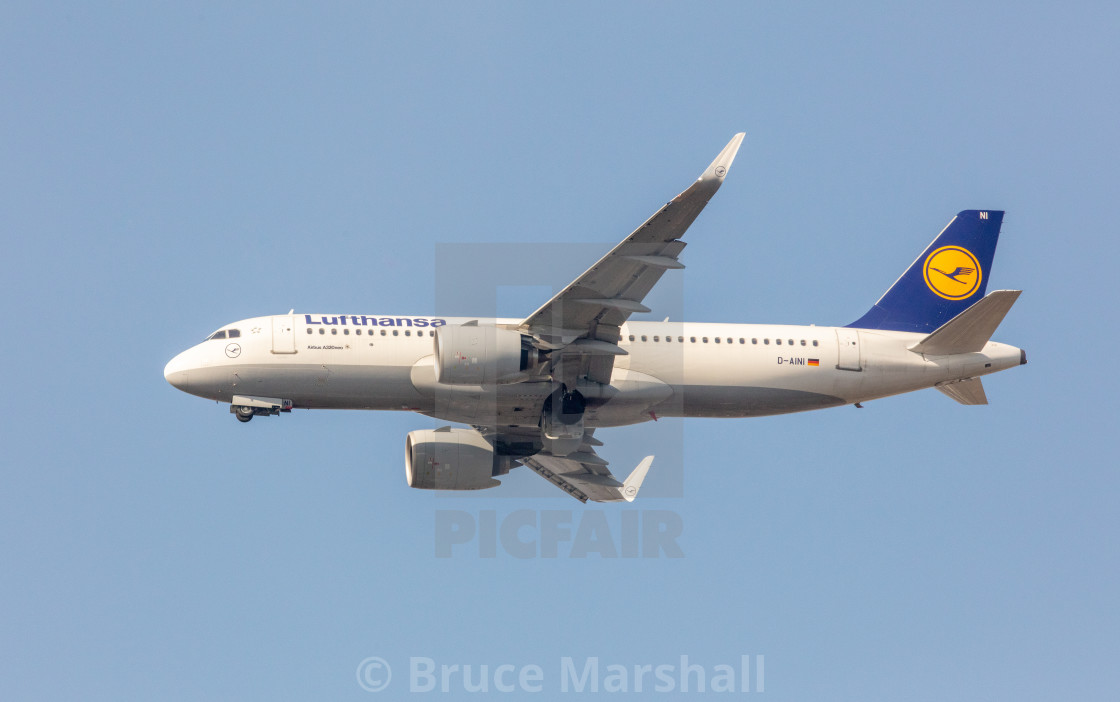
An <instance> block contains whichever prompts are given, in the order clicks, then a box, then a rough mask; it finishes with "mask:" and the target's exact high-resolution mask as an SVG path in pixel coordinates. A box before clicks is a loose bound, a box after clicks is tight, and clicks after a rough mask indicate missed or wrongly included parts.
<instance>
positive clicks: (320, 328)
mask: <svg viewBox="0 0 1120 702" xmlns="http://www.w3.org/2000/svg"><path fill="white" fill-rule="evenodd" d="M319 333H320V334H326V333H327V330H326V329H323V328H322V327H319Z"/></svg>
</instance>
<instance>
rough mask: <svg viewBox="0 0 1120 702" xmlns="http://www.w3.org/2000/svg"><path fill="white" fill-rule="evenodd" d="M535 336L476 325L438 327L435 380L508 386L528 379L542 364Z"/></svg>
mask: <svg viewBox="0 0 1120 702" xmlns="http://www.w3.org/2000/svg"><path fill="white" fill-rule="evenodd" d="M540 362H541V353H540V352H539V351H538V350H537V349H536V348H534V347H533V344H532V338H531V337H529V336H525V335H524V334H522V333H520V332H518V331H515V330H512V329H500V328H498V327H492V326H479V325H477V324H471V325H465V324H464V325H459V326H449V327H440V328H439V329H437V330H436V339H435V366H436V381H437V382H439V383H443V384H445V385H505V384H509V383H519V382H521V381H523V380H527V379H528V378H529V377H530V376H531V375H532V371H533V370H534V369H535V368H536V367H537V366H538V365H539V364H540Z"/></svg>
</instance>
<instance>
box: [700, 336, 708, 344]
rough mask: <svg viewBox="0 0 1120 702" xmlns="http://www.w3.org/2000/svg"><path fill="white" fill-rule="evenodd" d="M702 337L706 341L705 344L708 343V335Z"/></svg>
mask: <svg viewBox="0 0 1120 702" xmlns="http://www.w3.org/2000/svg"><path fill="white" fill-rule="evenodd" d="M700 338H701V339H702V340H703V341H704V343H705V344H706V343H708V337H706V336H702V337H700Z"/></svg>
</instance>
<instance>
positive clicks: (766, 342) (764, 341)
mask: <svg viewBox="0 0 1120 702" xmlns="http://www.w3.org/2000/svg"><path fill="white" fill-rule="evenodd" d="M762 343H763V344H765V345H766V346H769V345H770V340H769V339H763V340H762Z"/></svg>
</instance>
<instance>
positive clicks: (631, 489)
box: [618, 456, 653, 502]
mask: <svg viewBox="0 0 1120 702" xmlns="http://www.w3.org/2000/svg"><path fill="white" fill-rule="evenodd" d="M652 464H653V456H646V457H645V458H643V459H642V462H641V463H639V464H638V467H637V468H635V469H634V470H632V471H631V472H630V475H629V476H628V477H627V478H626V482H624V483H623V484H622V487H621V488H619V490H618V491H619V492H620V493H621V494H622V499H624V500H626V501H627V502H633V501H634V498H635V497H637V496H638V490H640V489H641V487H642V481H643V480H645V479H646V473H648V472H649V467H650V466H651V465H652Z"/></svg>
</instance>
